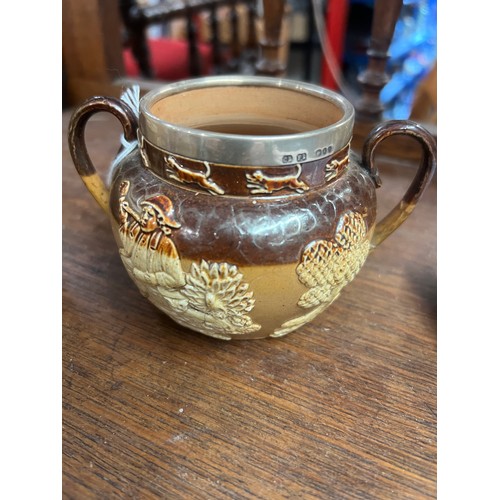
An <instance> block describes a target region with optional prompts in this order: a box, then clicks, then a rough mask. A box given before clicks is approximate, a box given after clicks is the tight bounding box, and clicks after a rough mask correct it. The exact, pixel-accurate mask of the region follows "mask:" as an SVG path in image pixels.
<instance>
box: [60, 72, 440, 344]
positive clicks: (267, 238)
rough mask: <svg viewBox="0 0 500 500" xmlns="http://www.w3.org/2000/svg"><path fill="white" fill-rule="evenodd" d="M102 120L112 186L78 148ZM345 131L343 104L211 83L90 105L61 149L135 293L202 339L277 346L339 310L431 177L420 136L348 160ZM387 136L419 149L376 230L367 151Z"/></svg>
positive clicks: (318, 95) (272, 86)
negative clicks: (108, 123) (272, 341)
mask: <svg viewBox="0 0 500 500" xmlns="http://www.w3.org/2000/svg"><path fill="white" fill-rule="evenodd" d="M98 111H109V112H112V113H113V114H115V115H116V116H117V117H118V118H119V120H120V121H121V123H122V125H123V128H124V139H123V141H122V142H123V147H122V150H121V151H120V153H119V155H118V157H117V159H116V160H115V162H114V164H113V166H112V169H111V172H110V182H109V183H108V184H106V183H104V182H103V181H102V180H101V179H100V178H99V176H98V175H97V173H96V171H95V169H94V167H93V166H92V163H91V161H90V159H89V157H88V155H87V151H86V148H85V142H84V128H85V124H86V122H87V120H88V118H89V117H90V116H91V115H92V114H93V113H95V112H98ZM353 120H354V110H353V107H352V105H351V104H350V103H349V102H348V101H347V100H346V99H344V98H343V97H342V96H340V95H338V94H336V93H334V92H331V91H328V90H326V89H323V88H321V87H317V86H314V85H310V84H306V83H302V82H294V81H290V80H280V79H275V78H263V77H209V78H202V79H195V80H189V81H184V82H179V83H175V84H171V85H167V86H165V87H163V88H161V89H159V90H155V91H153V92H150V93H149V94H147V95H146V96H145V97H143V98H142V99H141V100H140V104H139V100H138V96H137V95H135V96H134V92H133V91H132V90H129V91H128V92H126V93H125V94H124V96H123V97H122V99H120V100H117V99H113V98H105V97H95V98H93V99H90V100H89V101H87V102H86V103H84V104H83V105H82V106H81V107H80V108H79V109H78V110H77V111H76V112H75V113H74V115H73V118H72V121H71V126H70V133H69V143H70V149H71V152H72V155H73V160H74V162H75V166H76V167H77V170H78V172H79V173H80V175H81V176H82V179H83V180H84V182H85V184H86V185H87V187H88V188H89V190H90V191H91V193H92V194H93V195H94V197H95V198H96V200H97V201H98V202H99V204H100V205H101V206H102V208H103V209H105V210H106V211H107V212H108V214H109V216H110V220H111V226H112V230H113V233H114V236H115V238H116V242H117V245H118V249H119V254H120V257H121V259H122V262H123V264H124V266H125V269H126V270H127V272H128V274H129V275H130V278H131V279H132V281H133V282H134V283H135V284H136V285H137V287H138V289H139V290H140V292H141V293H142V295H144V296H145V297H146V298H147V299H149V300H150V301H151V302H152V303H153V304H154V305H155V306H156V307H157V308H158V309H160V310H161V311H163V312H164V313H166V314H167V315H168V316H170V317H171V318H172V319H173V320H175V321H176V322H177V323H179V324H181V325H183V326H186V327H188V328H190V329H193V330H196V331H198V332H200V333H203V334H205V335H209V336H212V337H217V338H220V339H254V338H263V337H280V336H283V335H285V334H287V333H289V332H291V331H293V330H295V329H297V328H300V327H301V326H302V325H304V324H306V323H307V322H309V321H311V320H312V319H313V318H315V317H316V316H318V315H319V314H320V313H321V312H322V311H324V310H325V309H326V308H327V307H328V306H329V305H330V304H332V302H333V301H335V299H336V298H337V297H338V296H339V294H340V292H341V290H342V289H343V288H344V287H345V286H346V285H347V284H348V283H349V282H350V281H352V280H353V278H354V277H355V276H356V274H357V273H358V272H359V270H360V269H361V267H362V266H363V264H364V262H365V260H366V258H367V257H368V255H369V253H370V250H371V249H372V248H373V247H374V246H376V245H378V244H379V243H380V242H381V241H382V240H383V239H385V237H386V236H388V234H390V233H391V232H392V231H394V230H395V229H396V228H397V227H398V226H399V225H400V224H401V223H402V222H403V221H404V220H405V219H406V217H407V216H408V215H409V213H410V212H411V211H412V210H413V207H414V206H415V203H416V202H417V201H418V198H419V196H420V195H421V193H422V192H423V190H424V189H425V187H426V185H427V184H428V182H429V181H430V178H431V177H432V174H433V172H434V169H435V143H434V140H433V138H432V136H431V135H430V134H428V133H427V132H426V131H425V130H424V129H422V128H421V127H419V126H418V125H416V124H414V123H412V122H407V121H404V122H386V123H384V124H382V125H381V126H379V127H378V128H376V129H375V130H374V131H373V132H372V134H370V136H369V138H368V139H367V141H366V143H365V149H364V151H363V157H362V159H357V158H355V156H354V155H353V153H352V152H351V150H350V141H351V137H352V128H353ZM393 134H408V135H410V136H412V137H414V138H415V139H417V140H418V141H419V142H420V143H421V145H422V147H423V151H424V154H423V159H422V164H421V167H420V169H419V171H418V172H417V174H416V178H415V180H414V182H413V184H412V186H411V187H410V189H409V190H408V192H407V193H406V195H405V197H404V198H403V200H402V201H401V203H400V204H399V205H398V206H397V207H396V208H395V209H394V210H393V211H392V212H391V213H390V214H389V215H388V216H387V217H386V218H385V219H383V220H382V222H380V223H379V224H377V225H376V224H375V220H376V208H377V202H376V195H375V190H376V187H377V186H378V185H379V184H380V182H379V178H378V175H377V172H376V170H375V168H374V166H373V153H374V150H375V147H376V146H377V144H378V143H379V142H380V141H382V140H383V139H385V138H386V137H388V136H390V135H393Z"/></svg>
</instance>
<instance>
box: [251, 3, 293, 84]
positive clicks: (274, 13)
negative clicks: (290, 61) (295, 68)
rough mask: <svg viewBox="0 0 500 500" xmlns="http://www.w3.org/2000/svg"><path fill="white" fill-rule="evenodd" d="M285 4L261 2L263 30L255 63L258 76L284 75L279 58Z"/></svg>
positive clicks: (284, 68) (283, 66)
mask: <svg viewBox="0 0 500 500" xmlns="http://www.w3.org/2000/svg"><path fill="white" fill-rule="evenodd" d="M285 4H286V0H262V7H263V11H264V12H263V25H264V29H263V33H262V36H261V40H260V42H259V59H258V61H257V63H256V70H257V74H259V75H269V76H282V75H283V74H284V73H285V70H286V65H285V64H283V62H282V61H281V60H280V58H279V50H280V48H281V46H282V42H281V30H282V27H283V18H284V14H285Z"/></svg>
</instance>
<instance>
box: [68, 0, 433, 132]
mask: <svg viewBox="0 0 500 500" xmlns="http://www.w3.org/2000/svg"><path fill="white" fill-rule="evenodd" d="M436 1H437V0H404V1H402V0H377V1H375V0H286V1H284V0H170V1H169V0H107V1H106V2H102V1H99V0H86V1H85V2H82V1H81V0H63V68H62V78H63V108H68V107H73V106H76V105H78V104H80V103H81V102H82V101H83V100H84V99H86V98H88V97H91V96H94V95H115V96H119V95H120V93H121V91H122V89H123V87H124V86H125V85H129V84H131V83H138V84H139V85H140V86H141V91H143V92H146V91H148V90H150V89H151V88H154V87H155V86H157V85H161V84H163V83H164V82H172V81H176V80H182V79H186V78H191V77H198V76H204V75H213V74H262V75H270V76H276V77H279V76H282V77H286V78H292V79H296V80H302V81H307V82H312V83H316V84H319V85H322V86H324V87H327V88H331V89H334V90H337V91H339V92H341V93H343V94H344V95H346V97H347V98H349V99H350V100H351V102H353V103H354V104H355V107H356V109H357V116H359V119H360V120H366V121H369V122H374V121H380V120H381V119H390V118H397V119H406V118H412V119H415V120H416V121H419V122H421V123H423V124H424V126H426V127H427V128H428V129H429V130H431V131H432V132H434V133H435V128H436V120H437V116H436V108H437V89H436V75H437V62H436V23H437V15H436V7H437V6H436Z"/></svg>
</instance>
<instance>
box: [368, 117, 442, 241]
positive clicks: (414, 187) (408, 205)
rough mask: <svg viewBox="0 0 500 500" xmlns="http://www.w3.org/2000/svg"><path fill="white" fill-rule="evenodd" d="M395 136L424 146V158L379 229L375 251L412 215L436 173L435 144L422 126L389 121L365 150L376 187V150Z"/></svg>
mask: <svg viewBox="0 0 500 500" xmlns="http://www.w3.org/2000/svg"><path fill="white" fill-rule="evenodd" d="M393 135H407V136H410V137H412V138H414V139H416V140H417V141H418V142H419V143H420V145H421V146H422V150H423V155H422V159H421V162H420V166H419V168H418V170H417V173H416V174H415V178H414V179H413V182H412V183H411V185H410V187H409V188H408V190H407V191H406V193H405V195H404V196H403V198H402V200H401V201H400V202H399V203H398V205H396V206H395V207H394V208H393V209H392V210H391V211H390V212H389V213H388V214H387V215H386V216H385V217H384V218H383V219H382V220H381V221H380V222H379V223H378V224H377V225H376V226H375V231H374V233H373V237H372V241H371V243H372V248H375V247H377V246H378V245H380V243H382V242H383V241H384V240H385V239H386V238H387V237H388V236H389V235H390V234H392V233H393V232H394V231H395V230H396V229H397V228H398V227H399V226H400V225H401V224H402V223H403V222H404V221H405V220H406V219H407V218H408V216H409V215H410V214H411V213H412V212H413V209H414V208H415V205H416V204H417V202H418V200H419V199H420V196H422V194H423V192H424V191H425V189H426V188H427V186H428V185H429V183H430V181H431V179H432V176H433V175H434V172H435V170H436V140H435V139H434V137H433V136H432V135H431V134H430V133H429V132H428V131H427V130H426V129H425V128H423V127H422V126H421V125H419V124H418V123H415V122H412V121H409V120H390V121H387V122H384V123H381V124H380V125H378V126H376V127H375V128H374V129H373V130H372V131H371V132H370V134H369V135H368V137H367V138H366V141H365V144H364V146H363V154H362V166H363V167H364V168H365V169H366V170H368V172H370V174H371V176H372V178H373V180H374V181H375V184H376V186H377V187H380V186H381V182H380V177H379V175H378V171H377V168H376V166H375V163H374V154H375V149H376V148H377V146H378V145H379V144H380V143H381V142H382V141H383V140H385V139H387V138H388V137H391V136H393Z"/></svg>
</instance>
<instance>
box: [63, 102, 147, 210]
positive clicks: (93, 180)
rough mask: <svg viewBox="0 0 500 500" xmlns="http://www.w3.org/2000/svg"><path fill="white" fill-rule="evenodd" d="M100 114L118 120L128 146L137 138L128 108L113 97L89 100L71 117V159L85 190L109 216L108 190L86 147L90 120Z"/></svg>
mask: <svg viewBox="0 0 500 500" xmlns="http://www.w3.org/2000/svg"><path fill="white" fill-rule="evenodd" d="M100 111H107V112H108V113H112V114H113V115H115V116H116V117H117V118H118V119H119V120H120V123H121V124H122V127H123V135H124V137H125V139H126V140H127V141H129V142H130V141H132V140H134V139H135V138H136V133H137V126H138V124H137V118H136V116H135V114H134V112H133V111H132V109H131V108H130V106H128V105H127V104H126V103H124V102H123V101H121V100H119V99H115V98H114V97H100V96H99V97H92V98H90V99H88V100H87V101H85V102H84V103H83V104H82V105H81V106H80V107H79V108H78V109H77V110H76V111H75V112H74V113H73V115H72V117H71V120H70V124H69V131H68V143H69V150H70V153H71V158H72V159H73V163H74V164H75V167H76V170H77V172H78V173H79V174H80V176H81V178H82V180H83V182H84V184H85V185H86V186H87V189H88V190H89V191H90V193H91V194H92V196H93V197H94V198H95V200H96V201H97V203H99V206H100V207H101V208H102V209H103V210H104V211H105V212H106V213H108V212H109V190H108V188H107V187H106V185H105V183H104V181H103V180H102V179H101V177H100V176H99V174H98V173H97V171H96V169H95V167H94V165H93V163H92V160H91V159H90V157H89V154H88V151H87V145H86V144H85V126H86V125H87V122H88V120H89V118H90V117H91V116H92V115H93V114H95V113H98V112H100Z"/></svg>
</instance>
